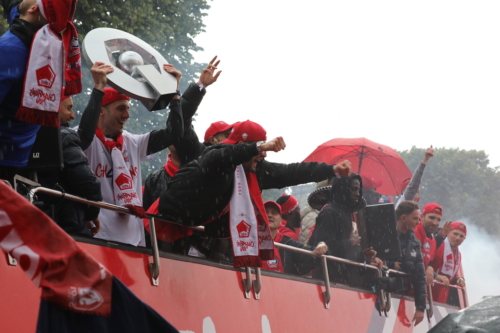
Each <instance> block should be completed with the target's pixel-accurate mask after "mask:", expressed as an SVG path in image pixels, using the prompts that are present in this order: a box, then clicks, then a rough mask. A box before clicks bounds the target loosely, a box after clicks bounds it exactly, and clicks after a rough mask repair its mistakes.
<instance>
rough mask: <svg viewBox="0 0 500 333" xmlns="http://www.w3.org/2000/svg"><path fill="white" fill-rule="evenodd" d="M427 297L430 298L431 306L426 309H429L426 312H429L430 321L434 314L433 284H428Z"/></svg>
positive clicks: (429, 303) (428, 318)
mask: <svg viewBox="0 0 500 333" xmlns="http://www.w3.org/2000/svg"><path fill="white" fill-rule="evenodd" d="M427 297H428V298H429V299H428V303H427V304H428V305H429V308H428V309H426V310H427V311H426V312H427V320H428V321H429V323H430V322H431V318H432V316H433V315H434V301H433V300H432V285H428V286H427Z"/></svg>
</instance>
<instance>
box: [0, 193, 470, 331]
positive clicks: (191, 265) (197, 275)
mask: <svg viewBox="0 0 500 333" xmlns="http://www.w3.org/2000/svg"><path fill="white" fill-rule="evenodd" d="M37 193H44V194H46V195H54V196H58V197H64V200H74V201H77V202H81V203H86V204H89V205H94V206H98V207H100V208H101V209H110V210H113V211H116V212H119V213H125V214H128V213H130V212H129V211H128V209H127V208H124V207H119V206H114V205H111V204H107V203H103V202H92V201H88V200H85V199H82V198H79V197H76V196H72V195H69V194H64V193H61V192H58V191H55V190H51V189H47V188H42V187H35V188H33V189H31V191H30V193H29V197H30V198H31V200H33V198H34V197H35V196H36V194H37ZM148 218H149V219H150V222H151V223H150V226H151V246H150V247H148V248H146V247H135V246H131V245H127V244H121V243H116V242H112V241H106V240H102V239H96V238H85V237H79V236H73V238H74V239H75V240H76V241H77V242H78V245H79V246H81V247H82V248H83V249H84V250H85V251H87V252H88V253H89V254H90V255H92V256H93V257H94V258H95V259H96V260H98V261H99V262H100V263H102V264H103V265H104V266H106V267H107V268H108V269H109V270H110V271H111V272H112V273H113V274H114V276H116V277H117V278H118V279H120V280H121V281H122V282H123V283H124V284H125V285H127V286H128V287H129V288H130V289H131V290H132V291H133V292H134V293H135V294H136V295H137V296H138V297H139V298H140V299H141V300H143V301H144V302H145V303H147V304H148V305H150V306H151V307H152V308H153V309H155V310H156V311H157V312H158V313H159V314H160V315H162V316H163V317H164V318H165V319H166V320H168V321H169V322H170V323H171V324H172V325H173V326H175V327H176V328H177V329H178V330H179V331H180V332H190V333H192V332H194V333H215V332H218V333H222V332H224V333H226V332H241V333H247V332H248V333H261V332H262V333H270V332H273V333H279V332H326V331H328V332H333V331H334V332H398V333H400V332H401V333H402V332H427V331H428V330H429V329H430V328H431V327H433V326H434V325H435V324H436V323H437V322H439V321H440V320H441V319H443V318H444V317H445V316H446V315H448V314H449V313H452V312H456V311H458V310H460V309H462V308H465V307H467V306H468V303H467V293H466V290H465V288H460V287H457V286H450V288H454V289H455V290H456V293H455V294H456V295H457V298H456V301H455V302H454V303H452V304H442V303H434V302H432V298H429V299H428V307H427V310H426V317H425V318H424V320H423V321H422V322H421V323H420V324H419V325H417V326H416V327H414V326H413V324H412V323H411V320H412V318H413V315H414V312H415V307H414V300H413V297H412V295H411V291H408V292H405V293H403V294H395V293H389V292H388V290H385V289H384V287H383V284H381V285H380V286H379V287H378V288H366V289H364V288H355V287H351V286H348V285H344V284H339V283H335V282H333V281H330V277H329V276H328V269H326V268H327V267H328V266H329V265H336V264H339V263H343V264H346V265H352V266H361V267H364V268H365V269H366V270H368V271H370V274H373V276H374V277H381V278H382V277H384V275H387V273H389V275H398V274H399V275H401V274H403V275H404V273H401V272H399V271H391V270H389V271H388V272H387V271H385V272H383V271H382V270H379V269H378V268H377V267H374V266H370V265H366V266H365V265H364V264H361V263H357V262H352V261H349V260H345V259H342V258H336V257H332V256H327V255H323V256H321V257H318V256H316V255H315V254H314V253H312V252H309V251H306V250H303V249H298V248H293V247H289V246H286V245H282V244H278V243H275V246H278V247H280V248H282V249H283V250H284V251H285V252H288V251H295V252H301V254H302V255H306V256H311V257H315V258H316V260H320V261H321V265H322V267H323V278H322V279H314V278H311V277H306V276H295V275H289V274H284V273H278V272H272V271H264V270H261V269H260V268H252V267H246V268H233V266H232V265H231V264H220V263H217V262H213V261H210V260H207V259H202V258H196V257H190V256H183V255H178V254H173V253H168V252H163V251H161V250H159V249H158V244H157V241H156V237H155V236H156V232H155V229H154V226H155V223H154V220H155V219H156V220H159V219H160V217H158V216H154V215H149V216H148ZM33 223H36V221H33ZM18 266H19V264H18V263H17V262H16V260H15V259H14V258H12V257H10V255H8V254H6V253H5V252H3V258H2V260H0V285H1V286H2V287H1V290H2V293H1V297H2V301H1V302H0V327H1V332H2V333H3V332H8V333H10V332H16V333H24V332H35V331H36V323H37V318H38V309H39V306H40V294H41V289H39V288H37V287H36V286H35V285H34V284H33V283H32V281H31V280H30V279H29V278H28V277H27V275H26V274H25V273H24V272H23V270H22V269H21V268H20V267H18ZM462 276H463V275H462ZM435 283H439V282H437V281H435ZM428 290H429V289H428ZM429 292H430V290H429Z"/></svg>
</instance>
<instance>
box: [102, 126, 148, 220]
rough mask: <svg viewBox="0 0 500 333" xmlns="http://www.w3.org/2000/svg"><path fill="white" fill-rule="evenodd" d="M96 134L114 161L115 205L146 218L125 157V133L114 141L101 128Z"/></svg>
mask: <svg viewBox="0 0 500 333" xmlns="http://www.w3.org/2000/svg"><path fill="white" fill-rule="evenodd" d="M95 134H96V136H97V138H98V139H99V140H101V142H102V143H103V144H104V146H105V147H106V150H107V151H108V152H109V153H110V155H111V161H112V162H113V198H114V201H115V205H117V206H123V207H127V208H128V209H130V210H131V211H132V212H133V213H134V214H135V215H136V216H138V217H141V218H145V217H146V212H145V211H144V208H142V204H141V201H140V200H139V196H138V195H137V191H136V190H135V188H134V182H133V181H132V177H131V176H130V171H129V169H128V168H127V164H126V163H125V159H124V157H123V153H122V149H123V135H122V134H120V135H119V136H117V137H116V141H112V140H106V138H105V137H104V133H103V132H102V131H101V130H100V129H99V128H97V129H96V132H95Z"/></svg>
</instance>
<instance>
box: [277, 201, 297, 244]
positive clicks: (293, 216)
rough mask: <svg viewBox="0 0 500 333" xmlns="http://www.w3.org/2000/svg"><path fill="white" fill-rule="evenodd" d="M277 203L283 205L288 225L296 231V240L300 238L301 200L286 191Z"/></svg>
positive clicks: (284, 218) (283, 212) (282, 209)
mask: <svg viewBox="0 0 500 333" xmlns="http://www.w3.org/2000/svg"><path fill="white" fill-rule="evenodd" d="M276 203H277V204H278V205H280V206H281V214H282V215H283V220H285V221H286V227H287V228H288V229H290V230H291V231H292V232H293V233H295V237H293V238H294V239H295V240H298V239H299V233H300V206H299V201H298V200H297V199H296V198H295V197H293V196H291V195H287V194H285V193H283V194H281V196H280V197H279V198H278V199H277V200H276Z"/></svg>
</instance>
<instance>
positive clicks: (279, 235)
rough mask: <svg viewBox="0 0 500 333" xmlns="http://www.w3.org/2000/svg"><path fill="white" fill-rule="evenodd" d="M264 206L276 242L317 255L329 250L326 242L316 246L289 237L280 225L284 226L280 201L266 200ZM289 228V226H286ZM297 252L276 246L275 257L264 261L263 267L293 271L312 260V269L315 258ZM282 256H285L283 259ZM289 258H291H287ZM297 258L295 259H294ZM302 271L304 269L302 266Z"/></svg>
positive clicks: (271, 269)
mask: <svg viewBox="0 0 500 333" xmlns="http://www.w3.org/2000/svg"><path fill="white" fill-rule="evenodd" d="M264 208H265V209H266V214H267V218H268V220H269V228H270V229H271V235H272V238H273V240H274V242H275V243H280V244H285V245H288V246H293V247H297V248H300V249H304V250H308V251H313V252H314V253H316V254H317V255H319V256H320V255H323V254H325V253H326V252H327V251H328V247H327V246H326V244H325V243H324V242H320V243H318V245H317V246H316V247H314V246H310V245H304V244H302V243H300V242H298V241H296V240H295V239H293V238H291V237H289V235H287V234H286V233H283V232H282V231H283V230H281V231H280V227H281V226H282V213H281V212H282V210H283V207H281V206H280V205H279V204H278V203H276V202H274V201H266V202H264ZM284 229H286V230H288V228H284ZM296 254H297V253H294V252H290V251H286V250H283V249H278V248H277V247H274V259H272V260H267V261H263V262H262V269H266V270H270V271H278V272H281V273H293V272H296V271H297V267H298V266H302V265H304V261H305V262H307V261H309V262H310V265H308V266H310V269H309V271H310V270H311V269H312V265H313V264H314V260H313V258H311V257H308V256H301V255H296ZM282 258H285V259H283V260H282ZM287 258H289V259H287ZM294 259H295V260H294ZM300 270H301V271H303V270H304V269H303V268H301V269H300ZM302 273H304V272H302Z"/></svg>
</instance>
